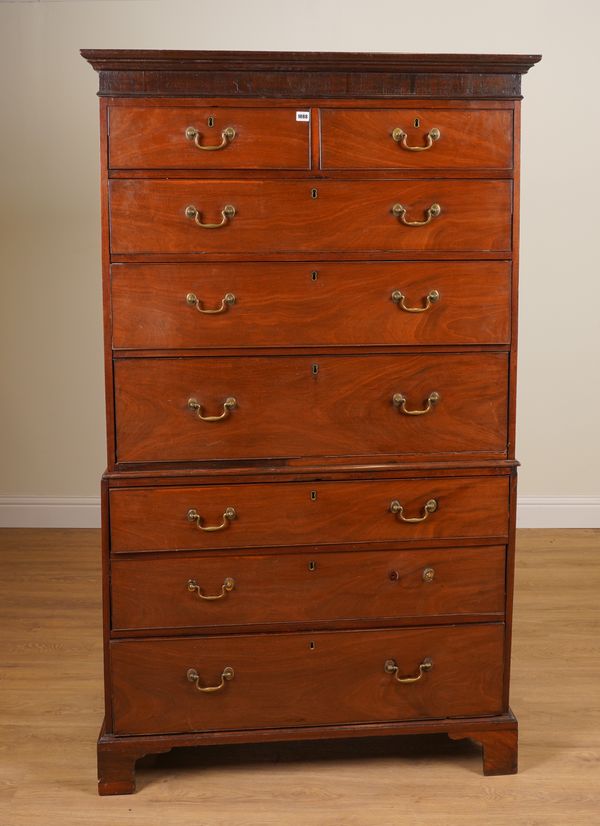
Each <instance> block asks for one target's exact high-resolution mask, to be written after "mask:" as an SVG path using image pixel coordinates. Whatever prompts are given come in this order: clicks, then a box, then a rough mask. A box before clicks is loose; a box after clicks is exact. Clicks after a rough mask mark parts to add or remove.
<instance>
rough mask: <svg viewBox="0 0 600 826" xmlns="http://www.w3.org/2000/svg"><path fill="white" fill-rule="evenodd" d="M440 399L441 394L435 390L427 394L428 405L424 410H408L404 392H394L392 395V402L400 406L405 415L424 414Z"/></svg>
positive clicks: (395, 405)
mask: <svg viewBox="0 0 600 826" xmlns="http://www.w3.org/2000/svg"><path fill="white" fill-rule="evenodd" d="M440 399H441V396H440V394H439V393H438V392H436V391H435V390H434V391H433V392H432V393H430V394H429V396H427V405H426V407H424V408H423V409H422V410H407V409H406V397H405V396H403V395H402V393H394V395H393V396H392V404H393V405H394V407H398V408H399V409H400V412H401V413H403V414H404V415H405V416H424V415H425V413H429V411H430V410H431V409H432V408H433V406H434V405H435V404H437V403H438V402H439V400H440Z"/></svg>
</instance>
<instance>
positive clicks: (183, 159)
mask: <svg viewBox="0 0 600 826" xmlns="http://www.w3.org/2000/svg"><path fill="white" fill-rule="evenodd" d="M109 166H110V167H112V168H113V169H190V170H191V169H309V168H310V124H309V123H307V122H303V121H300V120H297V119H296V110H295V109H289V108H286V109H283V108H260V107H259V108H256V109H255V108H252V109H234V108H229V107H226V108H222V107H196V106H194V107H189V106H187V107H186V106H143V107H140V106H111V107H110V109H109Z"/></svg>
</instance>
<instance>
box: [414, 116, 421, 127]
mask: <svg viewBox="0 0 600 826" xmlns="http://www.w3.org/2000/svg"><path fill="white" fill-rule="evenodd" d="M414 125H415V126H420V125H421V121H420V120H419V118H415V120H414Z"/></svg>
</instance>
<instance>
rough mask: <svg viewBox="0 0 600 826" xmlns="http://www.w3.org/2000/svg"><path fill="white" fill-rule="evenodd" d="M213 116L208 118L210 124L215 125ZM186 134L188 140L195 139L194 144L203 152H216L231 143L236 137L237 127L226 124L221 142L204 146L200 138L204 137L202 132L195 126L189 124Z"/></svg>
mask: <svg viewBox="0 0 600 826" xmlns="http://www.w3.org/2000/svg"><path fill="white" fill-rule="evenodd" d="M210 121H211V118H210V117H209V119H208V125H209V126H213V125H214V119H213V122H212V123H211V122H210ZM185 136H186V138H187V139H188V141H194V145H195V146H196V147H197V148H198V149H202V151H203V152H216V150H217V149H225V147H226V146H227V145H228V144H230V143H231V141H232V140H233V139H234V138H235V129H234V128H233V126H226V127H225V129H223V131H222V132H221V143H214V144H212V145H211V146H202V144H201V143H200V138H201V137H202V132H200V131H199V130H198V129H196V128H195V127H194V126H188V128H187V129H186V130H185Z"/></svg>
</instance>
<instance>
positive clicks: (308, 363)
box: [115, 353, 508, 463]
mask: <svg viewBox="0 0 600 826" xmlns="http://www.w3.org/2000/svg"><path fill="white" fill-rule="evenodd" d="M507 386H508V356H507V354H506V353H477V354H475V353H468V354H459V355H454V354H449V353H444V354H435V355H425V354H421V353H419V354H414V355H399V356H393V355H384V356H380V355H368V356H366V355H365V356H321V355H319V354H315V355H313V356H281V357H273V356H266V357H260V356H235V357H231V358H229V359H227V358H183V359H173V358H171V359H170V358H135V359H133V358H132V359H118V360H116V361H115V405H116V435H117V439H116V444H117V460H118V461H119V462H121V463H135V462H182V461H202V460H213V459H217V460H218V459H260V458H297V457H307V456H315V457H317V456H318V457H324V456H372V455H380V454H385V455H388V456H398V457H409V456H427V457H431V456H434V455H442V454H444V455H447V454H448V453H456V454H461V455H464V456H466V455H469V454H471V455H473V454H478V453H479V454H481V453H488V454H494V455H495V456H504V455H505V453H506V440H507V435H506V421H507V419H506V416H507V405H506V398H507Z"/></svg>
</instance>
